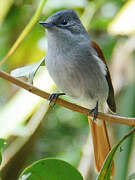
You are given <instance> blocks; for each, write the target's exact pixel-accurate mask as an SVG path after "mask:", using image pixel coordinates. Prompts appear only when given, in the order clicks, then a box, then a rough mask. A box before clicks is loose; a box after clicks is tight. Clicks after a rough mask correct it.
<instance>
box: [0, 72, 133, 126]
mask: <svg viewBox="0 0 135 180" xmlns="http://www.w3.org/2000/svg"><path fill="white" fill-rule="evenodd" d="M0 77H1V78H3V79H5V80H7V81H9V82H11V83H13V84H15V85H17V86H19V87H21V88H24V89H25V90H27V91H29V92H31V93H33V94H36V95H38V96H40V97H42V98H44V99H48V98H49V96H50V94H49V93H46V92H44V91H42V90H40V89H38V88H36V87H34V86H32V85H30V84H28V83H26V82H24V81H21V80H19V79H17V78H15V77H13V76H11V75H9V74H8V73H6V72H4V71H0ZM56 104H59V105H61V106H64V107H65V108H68V109H70V110H73V111H76V112H80V113H82V114H85V115H87V116H88V112H89V111H90V110H89V109H86V108H84V107H81V106H78V105H76V104H72V103H70V102H67V101H65V100H62V99H58V100H57V102H56ZM89 116H93V115H92V114H90V115H89ZM98 118H99V119H104V120H105V121H108V122H113V123H117V124H125V125H129V126H135V118H127V117H121V116H117V115H112V114H104V113H100V112H99V113H98Z"/></svg>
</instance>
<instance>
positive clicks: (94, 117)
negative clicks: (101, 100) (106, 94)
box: [88, 102, 98, 122]
mask: <svg viewBox="0 0 135 180" xmlns="http://www.w3.org/2000/svg"><path fill="white" fill-rule="evenodd" d="M91 113H93V122H94V121H95V120H96V119H97V115H98V102H97V103H96V106H95V108H93V109H92V110H90V111H89V112H88V115H89V114H91Z"/></svg>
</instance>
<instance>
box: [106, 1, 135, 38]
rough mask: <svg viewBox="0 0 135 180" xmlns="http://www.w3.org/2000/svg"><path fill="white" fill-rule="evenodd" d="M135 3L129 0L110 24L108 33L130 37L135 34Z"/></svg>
mask: <svg viewBox="0 0 135 180" xmlns="http://www.w3.org/2000/svg"><path fill="white" fill-rule="evenodd" d="M134 17H135V1H134V0H128V1H127V2H126V3H125V5H124V6H123V7H122V8H121V10H120V11H119V12H118V14H117V15H116V17H115V18H114V19H113V21H112V22H111V23H110V25H109V27H108V31H109V33H111V34H114V35H117V34H121V35H129V34H133V33H134V32H135V21H134Z"/></svg>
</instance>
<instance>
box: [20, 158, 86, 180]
mask: <svg viewBox="0 0 135 180" xmlns="http://www.w3.org/2000/svg"><path fill="white" fill-rule="evenodd" d="M26 179H27V180H45V179H46V180H70V179H73V180H83V177H82V176H81V174H80V173H79V171H77V169H75V168H74V167H73V166H71V165H70V164H69V163H67V162H65V161H62V160H58V159H42V160H39V161H37V162H35V163H33V164H32V165H31V166H29V167H27V168H26V169H25V170H24V171H23V173H22V174H21V176H20V178H19V180H26Z"/></svg>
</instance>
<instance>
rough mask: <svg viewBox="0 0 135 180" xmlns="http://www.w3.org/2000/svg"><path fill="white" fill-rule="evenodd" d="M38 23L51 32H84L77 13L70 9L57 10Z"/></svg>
mask: <svg viewBox="0 0 135 180" xmlns="http://www.w3.org/2000/svg"><path fill="white" fill-rule="evenodd" d="M40 24H41V25H42V26H43V27H44V28H46V30H47V31H51V32H56V31H57V32H59V31H60V32H61V33H62V32H63V31H64V32H67V31H69V32H70V33H74V34H78V33H79V34H80V33H86V30H85V28H84V27H83V25H82V23H81V21H80V19H79V17H78V15H77V13H76V12H75V11H74V10H71V9H68V10H62V11H59V12H57V13H55V14H53V15H52V16H50V17H49V18H48V19H47V20H46V21H45V22H40Z"/></svg>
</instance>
